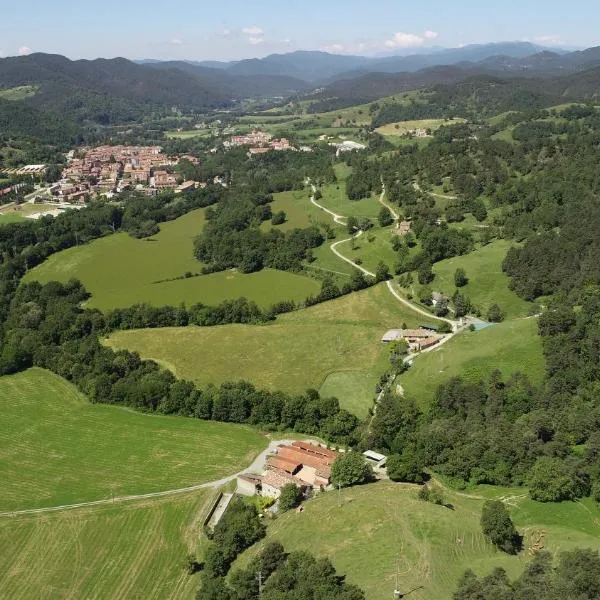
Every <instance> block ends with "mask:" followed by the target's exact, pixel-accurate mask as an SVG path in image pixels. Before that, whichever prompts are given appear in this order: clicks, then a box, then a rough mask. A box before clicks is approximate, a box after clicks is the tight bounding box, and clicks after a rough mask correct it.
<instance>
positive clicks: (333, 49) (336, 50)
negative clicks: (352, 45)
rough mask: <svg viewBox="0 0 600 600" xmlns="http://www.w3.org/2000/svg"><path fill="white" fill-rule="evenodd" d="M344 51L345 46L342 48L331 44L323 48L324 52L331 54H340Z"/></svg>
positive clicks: (340, 45)
mask: <svg viewBox="0 0 600 600" xmlns="http://www.w3.org/2000/svg"><path fill="white" fill-rule="evenodd" d="M345 49H346V48H345V46H342V44H331V45H330V46H325V48H323V50H325V52H329V53H331V54H341V53H342V52H344V50H345Z"/></svg>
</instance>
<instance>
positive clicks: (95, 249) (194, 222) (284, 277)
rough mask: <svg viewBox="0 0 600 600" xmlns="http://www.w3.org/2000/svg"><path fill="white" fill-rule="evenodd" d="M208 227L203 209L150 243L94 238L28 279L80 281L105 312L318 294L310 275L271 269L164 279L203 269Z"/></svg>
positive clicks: (115, 237) (272, 300) (173, 224)
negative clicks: (197, 253) (200, 251)
mask: <svg viewBox="0 0 600 600" xmlns="http://www.w3.org/2000/svg"><path fill="white" fill-rule="evenodd" d="M203 226H204V210H203V209H200V210H196V211H193V212H191V213H188V214H187V215H184V216H183V217H181V218H179V219H177V220H175V221H171V222H169V223H163V224H162V225H161V231H160V233H158V234H157V235H156V236H154V237H152V238H149V239H147V240H138V239H135V238H132V237H130V236H129V235H127V234H125V233H119V234H116V235H111V236H107V237H104V238H101V239H98V240H94V241H93V242H91V243H89V244H86V245H84V246H79V247H76V248H69V249H68V250H64V251H63V252H59V253H58V254H55V255H53V256H51V257H50V258H49V259H48V260H46V261H45V262H44V263H42V264H41V265H39V266H38V267H36V268H35V269H33V270H31V271H30V272H29V273H28V274H27V276H26V277H25V281H41V282H43V283H45V282H48V281H52V280H57V281H68V280H69V279H71V278H73V277H74V278H77V279H80V280H81V281H82V282H83V283H84V285H85V286H86V288H87V289H88V290H89V291H90V292H91V293H92V298H91V299H90V300H89V301H88V303H87V306H89V307H90V308H99V309H100V310H108V309H111V308H123V307H127V306H131V305H133V304H136V303H148V304H152V305H154V306H163V305H172V306H177V305H179V304H180V303H182V302H184V303H185V304H187V305H188V306H191V305H192V304H195V303H197V302H202V303H203V304H208V305H214V304H219V303H220V302H223V301H224V300H227V299H235V298H239V297H241V296H245V297H246V298H248V299H250V300H254V301H255V302H257V303H258V304H259V305H261V306H263V307H268V306H270V305H272V304H274V303H275V302H278V301H281V300H304V299H305V298H306V297H307V296H309V295H311V294H314V293H317V292H318V291H319V289H320V286H319V284H318V282H316V281H315V280H313V279H311V278H309V277H304V276H301V275H296V274H294V273H287V272H283V271H275V270H272V269H265V270H263V271H260V272H259V273H251V274H249V275H244V274H241V273H239V272H237V271H233V270H232V271H226V272H221V273H213V274H211V275H204V276H199V277H191V278H189V279H177V280H174V281H164V280H166V279H172V278H175V277H181V276H183V275H184V274H185V273H186V272H190V273H199V272H200V271H201V268H202V265H201V263H199V262H198V261H197V260H196V259H195V258H194V255H193V240H194V238H195V237H196V236H197V235H198V234H199V233H200V232H201V231H202V228H203ZM159 282H160V283H159Z"/></svg>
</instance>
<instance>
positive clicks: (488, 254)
mask: <svg viewBox="0 0 600 600" xmlns="http://www.w3.org/2000/svg"><path fill="white" fill-rule="evenodd" d="M511 245H512V244H511V242H509V241H506V240H497V241H495V242H492V243H491V244H488V245H487V246H483V247H481V248H478V249H477V250H475V251H474V252H471V253H470V254H467V255H466V256H457V257H454V258H449V259H447V260H443V261H441V262H439V263H436V264H435V265H433V272H434V273H435V279H434V280H433V283H432V284H431V286H432V287H433V289H434V290H436V291H441V292H444V293H445V294H447V295H449V296H451V295H452V294H453V293H454V290H455V289H456V287H455V285H454V273H455V271H456V269H457V268H459V267H460V268H462V269H464V270H465V272H466V273H467V277H468V278H469V283H467V285H466V286H464V287H463V288H461V290H460V291H461V293H462V294H464V295H465V296H468V297H469V298H470V299H471V301H472V302H473V304H475V306H477V307H478V308H479V309H480V310H481V311H482V314H483V315H485V313H486V312H487V310H488V308H489V307H490V305H492V304H494V303H496V304H498V305H499V306H500V308H501V309H502V310H503V311H504V312H505V313H506V317H507V318H509V319H511V318H516V317H523V316H527V315H528V314H529V311H530V309H531V304H530V303H529V302H526V301H525V300H523V299H521V298H519V296H517V294H515V293H514V292H513V291H512V290H510V289H509V288H508V283H509V278H508V277H507V276H506V275H505V274H504V273H503V272H502V261H503V260H504V258H505V257H506V253H507V252H508V249H509V248H510V247H511Z"/></svg>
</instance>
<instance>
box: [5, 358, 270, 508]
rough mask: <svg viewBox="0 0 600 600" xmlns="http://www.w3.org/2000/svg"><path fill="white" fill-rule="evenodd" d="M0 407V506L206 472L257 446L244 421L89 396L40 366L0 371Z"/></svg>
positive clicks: (187, 481) (94, 496) (136, 489)
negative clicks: (142, 408)
mask: <svg viewBox="0 0 600 600" xmlns="http://www.w3.org/2000/svg"><path fill="white" fill-rule="evenodd" d="M0 411H1V412H2V415H3V427H2V430H1V432H0V481H2V486H1V488H0V511H1V510H12V509H15V510H18V509H27V508H38V507H43V506H55V505H60V504H71V503H76V502H84V501H90V500H98V499H102V498H110V497H111V495H115V496H119V495H125V494H143V493H147V492H157V491H162V490H167V489H172V488H181V487H186V486H190V485H195V484H198V483H202V482H203V481H212V480H214V479H218V478H220V477H224V476H226V475H229V474H231V473H235V472H236V471H238V470H241V469H243V468H244V467H246V466H247V465H248V464H250V462H251V461H252V457H253V456H255V455H256V454H258V452H259V450H260V449H261V448H262V447H264V446H265V441H264V439H263V438H262V437H261V436H260V435H259V434H258V433H257V432H256V431H254V430H252V429H251V428H249V427H244V426H235V425H229V424H223V423H215V422H205V421H198V420H194V419H185V418H180V417H162V416H150V415H143V414H140V413H136V412H133V411H129V410H126V409H122V408H117V407H114V406H107V405H99V404H90V403H88V402H87V401H86V400H85V398H84V397H83V396H82V395H81V394H79V393H78V392H77V390H76V389H75V388H74V387H73V386H72V385H71V384H69V383H68V382H67V381H65V380H64V379H61V378H59V377H57V376H56V375H53V374H52V373H49V372H48V371H43V370H41V369H31V370H29V371H27V372H24V373H20V374H18V375H12V376H5V377H2V378H0Z"/></svg>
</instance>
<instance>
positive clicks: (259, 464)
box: [0, 440, 293, 517]
mask: <svg viewBox="0 0 600 600" xmlns="http://www.w3.org/2000/svg"><path fill="white" fill-rule="evenodd" d="M292 441H293V440H275V441H272V442H270V443H269V445H268V447H267V448H266V449H265V450H263V451H262V452H261V453H260V454H259V455H258V456H257V457H256V458H255V459H254V461H252V463H251V464H250V465H249V466H248V467H247V468H246V469H244V470H243V471H240V472H239V473H235V474H234V475H229V476H228V477H223V478H222V479H217V480H215V481H207V482H206V483H200V484H198V485H192V486H189V487H185V488H178V489H174V490H165V491H162V492H152V493H150V494H139V495H129V496H115V497H114V498H106V499H104V500H94V501H91V502H78V503H77V504H63V505H61V506H48V507H45V508H31V509H27V510H11V511H5V512H0V517H16V516H19V515H38V514H42V513H48V512H57V511H62V510H71V509H74V508H83V507H88V506H102V505H107V504H116V503H117V502H129V501H133V500H146V499H149V498H162V497H165V496H174V495H176V494H184V493H186V492H195V491H197V490H203V489H207V488H219V487H222V486H224V485H226V484H228V483H230V482H231V481H233V480H234V479H235V478H236V477H237V476H238V475H241V474H242V473H248V472H260V471H262V470H263V466H264V464H265V460H266V458H267V456H268V455H269V454H273V453H274V452H275V449H276V448H277V446H279V445H280V444H291V443H292Z"/></svg>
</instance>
